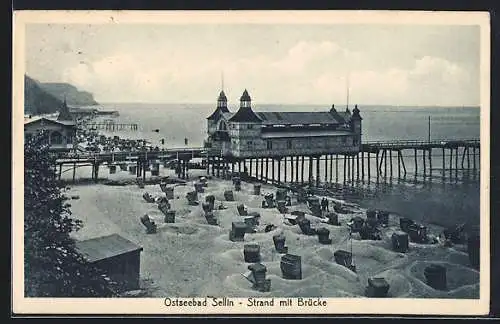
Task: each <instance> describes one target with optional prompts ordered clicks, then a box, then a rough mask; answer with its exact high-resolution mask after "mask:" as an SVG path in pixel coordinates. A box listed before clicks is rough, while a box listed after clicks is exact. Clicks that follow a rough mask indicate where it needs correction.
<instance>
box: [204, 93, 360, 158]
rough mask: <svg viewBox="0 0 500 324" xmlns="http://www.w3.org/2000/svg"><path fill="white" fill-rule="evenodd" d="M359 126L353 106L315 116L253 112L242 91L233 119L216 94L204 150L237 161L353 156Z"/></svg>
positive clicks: (357, 110) (357, 150)
mask: <svg viewBox="0 0 500 324" xmlns="http://www.w3.org/2000/svg"><path fill="white" fill-rule="evenodd" d="M361 121H362V118H361V116H360V111H359V109H358V107H357V106H355V107H354V109H353V111H352V113H351V112H350V111H349V109H348V108H347V109H346V110H345V111H342V112H339V111H337V110H336V109H335V107H334V106H333V105H332V107H331V109H329V110H326V111H320V112H307V111H304V112H277V111H262V112H258V111H254V110H253V109H252V99H251V97H250V95H249V93H248V91H247V90H246V89H245V91H244V92H243V94H242V95H241V98H240V107H239V109H238V111H236V112H235V113H232V112H230V111H229V109H228V107H227V97H226V95H225V93H224V91H221V93H220V95H219V98H218V100H217V108H216V109H215V111H214V112H213V113H212V114H211V115H210V116H209V117H208V118H207V133H208V139H207V141H206V146H207V147H209V148H213V149H215V150H218V151H220V152H221V154H222V155H223V156H224V157H234V158H238V159H241V158H257V157H282V156H303V155H306V156H311V155H324V154H347V153H357V152H359V151H360V149H361Z"/></svg>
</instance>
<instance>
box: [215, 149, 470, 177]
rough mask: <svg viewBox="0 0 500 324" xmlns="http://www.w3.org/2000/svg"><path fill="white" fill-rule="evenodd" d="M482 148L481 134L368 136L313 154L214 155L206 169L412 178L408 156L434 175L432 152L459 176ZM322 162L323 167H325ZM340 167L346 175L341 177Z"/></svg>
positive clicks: (444, 171)
mask: <svg viewBox="0 0 500 324" xmlns="http://www.w3.org/2000/svg"><path fill="white" fill-rule="evenodd" d="M479 149H480V143H479V140H477V139H467V140H433V141H379V142H365V143H363V144H362V147H361V150H360V151H359V152H354V153H339V152H337V153H329V152H325V153H322V154H316V155H309V156H302V155H300V156H278V157H276V156H273V157H248V158H245V159H237V158H231V157H223V156H209V157H208V159H209V160H208V164H207V173H208V174H210V173H211V174H212V176H217V177H220V176H221V173H222V176H224V175H225V172H226V170H227V171H229V170H230V171H232V172H234V171H235V170H237V171H238V172H246V173H247V174H248V175H249V176H251V177H253V178H255V179H257V180H260V181H264V182H268V183H272V184H282V183H292V182H293V183H297V184H306V183H309V184H313V185H316V186H319V185H320V183H321V182H324V183H344V184H346V183H350V184H354V183H356V182H364V181H365V180H366V181H368V182H370V181H371V180H372V179H374V180H375V181H376V182H379V181H389V182H392V180H393V179H398V180H403V179H406V178H407V176H408V170H407V167H406V164H405V158H406V159H408V158H412V159H413V162H414V177H415V178H416V177H417V175H418V176H422V177H423V179H424V181H425V180H426V179H430V178H431V177H433V176H435V174H433V172H434V173H436V170H437V166H435V165H434V166H433V157H434V158H435V159H436V158H437V157H439V158H440V160H441V165H440V166H441V169H440V176H441V178H442V179H445V178H448V179H453V180H456V179H458V177H459V174H458V173H459V172H458V171H459V170H471V171H477V170H478V169H479V168H478V167H479V164H478V162H477V157H478V156H479ZM448 156H449V160H448V159H447V157H448ZM306 161H307V163H306ZM305 164H307V166H306V165H305ZM321 164H323V168H321V167H320V166H321ZM276 171H277V172H276ZM282 171H283V172H282ZM339 171H341V172H339ZM306 172H307V176H306V177H305V176H304V174H305V173H306ZM372 172H373V174H372ZM270 173H271V174H270ZM276 173H277V174H276ZM340 173H341V174H342V179H340V178H339V174H340Z"/></svg>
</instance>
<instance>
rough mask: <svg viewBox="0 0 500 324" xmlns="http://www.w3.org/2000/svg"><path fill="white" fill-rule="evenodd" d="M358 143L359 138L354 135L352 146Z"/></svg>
mask: <svg viewBox="0 0 500 324" xmlns="http://www.w3.org/2000/svg"><path fill="white" fill-rule="evenodd" d="M358 144H359V139H358V138H357V137H354V138H353V139H352V146H357V145H358Z"/></svg>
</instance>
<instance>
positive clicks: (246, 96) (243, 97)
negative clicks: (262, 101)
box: [240, 89, 252, 101]
mask: <svg viewBox="0 0 500 324" xmlns="http://www.w3.org/2000/svg"><path fill="white" fill-rule="evenodd" d="M250 100H252V99H251V98H250V95H249V94H248V91H247V89H245V91H243V94H242V95H241V97H240V101H250Z"/></svg>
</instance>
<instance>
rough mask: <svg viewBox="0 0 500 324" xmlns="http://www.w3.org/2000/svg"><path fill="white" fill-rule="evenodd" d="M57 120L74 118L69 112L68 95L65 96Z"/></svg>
mask: <svg viewBox="0 0 500 324" xmlns="http://www.w3.org/2000/svg"><path fill="white" fill-rule="evenodd" d="M57 120H73V115H71V113H70V112H69V109H68V105H67V104H66V97H65V98H64V102H63V104H62V106H61V108H60V109H59V116H57Z"/></svg>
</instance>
